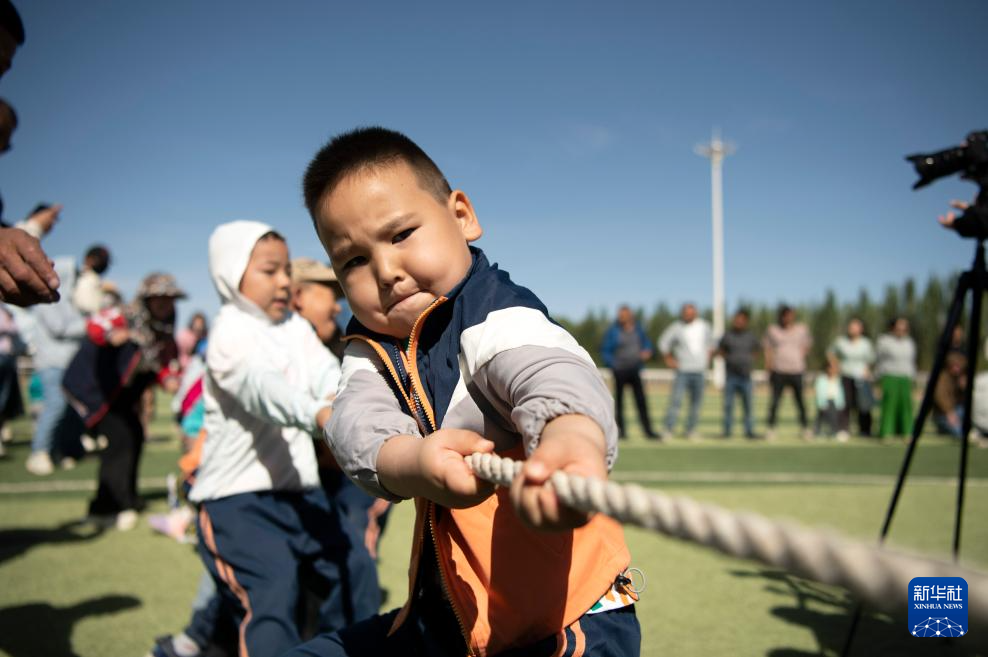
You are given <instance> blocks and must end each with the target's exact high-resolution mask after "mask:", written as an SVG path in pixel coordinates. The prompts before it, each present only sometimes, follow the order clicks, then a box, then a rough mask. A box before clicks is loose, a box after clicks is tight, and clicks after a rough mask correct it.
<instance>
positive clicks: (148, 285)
mask: <svg viewBox="0 0 988 657" xmlns="http://www.w3.org/2000/svg"><path fill="white" fill-rule="evenodd" d="M186 296H187V295H186V294H185V292H184V291H183V290H182V288H180V287H179V286H178V284H177V283H176V282H175V277H174V276H172V275H171V274H163V273H161V272H155V273H153V274H148V275H147V276H145V277H144V280H143V281H141V285H140V287H138V288H137V297H138V298H139V299H147V298H149V297H172V298H175V299H184V298H185V297H186Z"/></svg>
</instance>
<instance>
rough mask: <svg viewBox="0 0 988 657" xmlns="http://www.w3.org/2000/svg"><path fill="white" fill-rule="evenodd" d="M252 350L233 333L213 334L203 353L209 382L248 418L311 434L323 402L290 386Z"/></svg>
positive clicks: (247, 340) (249, 345) (306, 391)
mask: <svg viewBox="0 0 988 657" xmlns="http://www.w3.org/2000/svg"><path fill="white" fill-rule="evenodd" d="M224 328H225V327H224ZM217 332H218V330H217ZM252 347H253V345H251V344H250V340H249V339H245V336H239V335H237V334H236V332H235V330H234V331H224V335H215V334H214V336H213V338H212V339H211V340H210V342H209V347H208V348H207V350H206V366H207V369H208V374H209V377H210V380H211V381H212V382H213V383H214V384H215V385H216V386H217V387H219V388H220V389H221V390H223V391H224V392H226V393H227V394H229V395H231V396H232V397H234V398H235V399H236V400H237V401H238V402H239V403H240V404H241V405H242V406H243V407H244V409H246V410H247V412H248V413H250V414H251V415H255V416H257V417H260V418H263V419H265V420H268V421H269V422H272V423H274V424H278V425H281V426H284V427H297V428H299V429H302V430H303V431H308V432H310V433H314V432H315V430H316V413H318V412H319V409H321V408H323V407H324V406H326V405H327V403H326V401H325V400H322V399H317V398H315V397H314V396H313V395H312V394H310V393H309V391H308V390H305V389H301V388H298V387H297V386H293V385H291V384H289V383H288V381H286V380H285V377H284V376H283V375H282V373H281V372H279V371H278V370H276V369H275V368H274V367H272V366H271V365H269V364H268V362H267V361H266V360H265V359H264V358H263V357H256V352H255V351H254V349H253V348H252Z"/></svg>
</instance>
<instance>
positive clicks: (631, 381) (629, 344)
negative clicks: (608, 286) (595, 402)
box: [600, 306, 658, 439]
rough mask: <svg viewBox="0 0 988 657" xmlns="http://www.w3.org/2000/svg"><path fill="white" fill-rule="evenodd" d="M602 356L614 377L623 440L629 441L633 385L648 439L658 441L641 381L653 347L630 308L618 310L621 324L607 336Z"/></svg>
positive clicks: (643, 428) (617, 324) (617, 412)
mask: <svg viewBox="0 0 988 657" xmlns="http://www.w3.org/2000/svg"><path fill="white" fill-rule="evenodd" d="M600 354H601V356H602V357H603V359H604V365H606V366H607V367H609V368H610V369H611V372H612V373H613V374H614V414H615V417H616V419H617V425H618V431H619V432H620V433H619V435H620V437H621V438H625V437H626V436H625V431H624V411H623V408H624V407H623V404H624V388H625V386H628V385H630V386H631V390H632V392H633V393H634V395H635V405H636V406H638V418H639V419H640V421H641V425H642V430H643V431H644V432H645V436H646V437H647V438H651V439H658V435H657V434H656V433H655V432H654V431H652V423H651V421H650V420H649V419H648V402H647V401H646V400H645V391H644V390H643V389H642V377H641V369H642V366H643V365H644V364H645V361H647V360H648V359H649V358H651V357H652V343H651V341H650V340H649V339H648V336H646V335H645V331H644V330H643V329H642V327H641V324H639V323H638V321H637V320H636V319H635V316H634V314H633V313H632V312H631V308H629V307H628V306H621V307H620V308H618V315H617V321H616V322H614V323H613V324H611V327H610V328H609V329H607V333H605V334H604V342H603V344H602V345H601V347H600Z"/></svg>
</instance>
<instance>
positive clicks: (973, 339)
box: [954, 242, 988, 561]
mask: <svg viewBox="0 0 988 657" xmlns="http://www.w3.org/2000/svg"><path fill="white" fill-rule="evenodd" d="M979 265H980V267H979ZM972 274H973V281H972V288H971V289H972V294H973V296H972V300H971V322H970V323H971V331H970V333H969V334H968V336H967V385H966V386H965V388H964V418H963V420H962V422H961V463H960V470H959V472H958V474H957V508H956V510H955V513H954V561H957V560H958V558H959V557H960V552H961V520H962V519H963V516H964V487H965V484H966V483H967V453H968V448H969V444H968V439H967V437H968V436H969V435H970V433H971V425H972V424H973V423H974V404H973V403H972V402H973V400H974V375H975V372H977V370H978V352H979V351H980V349H979V347H980V343H981V302H982V301H983V300H984V299H983V297H984V293H985V276H986V275H988V274H986V272H985V247H984V243H983V242H979V243H978V253H977V256H976V257H975V270H974V271H973V272H972Z"/></svg>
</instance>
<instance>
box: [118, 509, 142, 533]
mask: <svg viewBox="0 0 988 657" xmlns="http://www.w3.org/2000/svg"><path fill="white" fill-rule="evenodd" d="M139 518H140V517H139V516H138V515H137V511H134V510H133V509H127V510H126V511H121V512H120V513H118V514H117V529H118V530H120V531H122V532H129V531H130V530H131V529H133V528H134V527H137V521H138V520H139Z"/></svg>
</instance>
